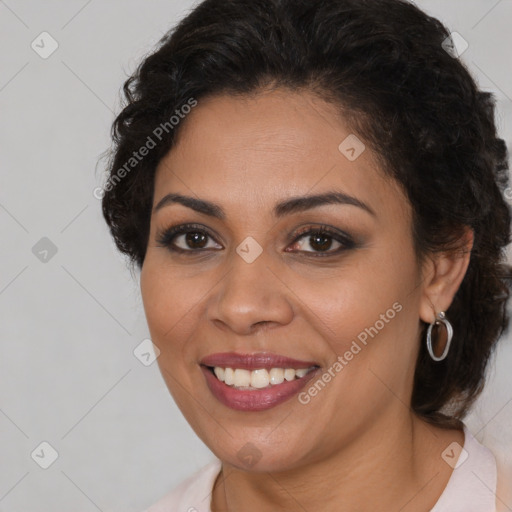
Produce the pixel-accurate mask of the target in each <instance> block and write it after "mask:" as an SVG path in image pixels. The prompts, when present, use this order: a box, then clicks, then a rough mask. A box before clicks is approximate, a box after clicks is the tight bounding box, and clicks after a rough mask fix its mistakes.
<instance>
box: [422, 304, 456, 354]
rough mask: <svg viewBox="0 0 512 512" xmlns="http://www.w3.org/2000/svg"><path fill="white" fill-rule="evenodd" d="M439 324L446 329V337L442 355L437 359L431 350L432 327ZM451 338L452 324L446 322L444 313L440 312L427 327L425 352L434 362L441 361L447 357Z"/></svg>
mask: <svg viewBox="0 0 512 512" xmlns="http://www.w3.org/2000/svg"><path fill="white" fill-rule="evenodd" d="M440 323H443V324H444V326H445V327H446V334H447V336H448V337H447V339H446V347H444V350H443V353H442V354H441V355H440V357H437V356H436V355H435V354H434V350H433V349H432V329H433V327H434V325H439V324H440ZM452 338H453V327H452V324H451V323H450V322H449V321H448V320H447V318H446V315H445V314H444V311H441V312H440V313H439V314H438V315H437V319H436V320H435V321H434V322H432V323H431V324H430V325H429V326H428V330H427V350H428V354H429V356H430V357H431V358H432V359H433V360H434V361H442V360H443V359H444V358H445V357H446V356H447V355H448V351H449V350H450V343H451V342H452Z"/></svg>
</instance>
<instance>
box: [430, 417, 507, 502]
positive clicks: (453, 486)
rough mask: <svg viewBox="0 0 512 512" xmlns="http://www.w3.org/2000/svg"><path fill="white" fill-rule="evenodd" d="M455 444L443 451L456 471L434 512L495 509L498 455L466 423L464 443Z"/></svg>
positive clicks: (446, 460)
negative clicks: (481, 441) (461, 444)
mask: <svg viewBox="0 0 512 512" xmlns="http://www.w3.org/2000/svg"><path fill="white" fill-rule="evenodd" d="M452 445H453V446H452ZM452 445H450V446H448V447H447V448H446V450H444V452H443V454H442V457H443V459H444V460H445V462H446V463H447V464H449V465H450V466H452V468H453V470H452V474H451V476H450V479H449V480H448V484H447V485H446V487H445V489H444V491H443V493H442V494H441V496H440V498H439V500H438V501H437V503H436V504H435V506H434V508H433V509H432V510H431V511H430V512H468V511H471V512H494V511H495V510H496V482H497V465H496V458H495V457H494V454H493V453H492V452H491V451H490V450H489V449H488V448H487V447H485V446H484V445H482V444H481V443H480V442H478V440H477V439H476V438H475V437H474V436H473V435H472V434H471V432H470V431H469V430H468V428H467V427H466V425H464V446H463V447H461V446H460V445H459V444H458V443H452Z"/></svg>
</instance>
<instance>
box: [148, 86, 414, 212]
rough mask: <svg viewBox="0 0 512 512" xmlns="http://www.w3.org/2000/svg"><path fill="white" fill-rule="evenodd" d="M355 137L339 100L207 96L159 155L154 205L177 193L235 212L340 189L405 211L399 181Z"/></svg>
mask: <svg viewBox="0 0 512 512" xmlns="http://www.w3.org/2000/svg"><path fill="white" fill-rule="evenodd" d="M355 137H357V135H356V134H354V133H353V132H352V130H351V128H350V126H348V124H347V123H346V121H345V120H344V119H343V118H342V116H341V115H340V113H339V110H337V109H336V107H335V106H334V105H332V104H329V103H326V102H325V101H323V100H321V99H320V98H318V97H317V96H315V95H314V94H312V93H309V92H300V93H299V92H291V91H287V90H275V91H270V92H263V93H260V94H256V95H251V96H244V97H232V96H227V95H222V96H214V97H210V98H208V99H205V100H203V101H199V102H198V105H197V106H196V107H195V108H194V109H193V110H192V112H191V113H190V114H188V116H187V117H186V119H185V120H183V121H182V125H181V126H180V131H179V136H178V138H177V141H176V144H175V146H174V147H173V149H172V150H171V151H170V152H169V153H168V154H167V155H166V156H165V157H164V158H163V159H162V160H161V162H160V164H159V166H158V169H157V173H156V179H155V194H154V204H156V203H157V202H158V201H159V200H160V199H161V198H162V197H163V196H164V195H165V194H167V193H170V192H175V193H182V194H186V195H196V196H198V197H200V198H202V199H210V200H211V201H214V202H217V203H222V204H223V207H224V209H225V210H226V211H230V210H231V211H233V212H237V211H240V207H241V206H243V207H245V208H248V207H249V206H250V205H253V206H255V205H256V204H257V207H258V208H259V209H261V208H267V207H268V208H269V209H270V208H271V207H272V206H273V205H274V204H275V203H277V202H279V201H280V200H282V199H283V198H286V197H289V196H299V195H306V194H312V193H315V194H316V193H322V192H325V191H331V190H334V189H335V190H338V191H342V192H344V193H346V194H350V195H354V196H356V197H358V198H359V199H361V200H362V201H363V202H366V203H370V204H372V208H373V209H374V210H376V211H378V210H379V209H380V210H383V211H384V210H390V209H391V210H393V209H394V210H398V211H399V212H398V213H399V214H403V213H404V211H407V206H408V205H407V200H406V198H405V197H404V196H403V194H402V192H401V189H400V188H399V187H398V184H397V183H396V182H394V181H393V180H390V179H389V178H387V177H386V176H385V174H384V172H383V171H382V169H381V168H380V166H379V164H378V160H377V158H376V155H375V154H374V153H373V152H372V151H371V150H370V148H369V147H368V146H364V145H363V143H362V140H361V139H362V138H363V137H362V136H361V135H360V136H359V137H357V138H355ZM340 144H341V149H340ZM347 149H348V150H349V151H348V153H347ZM352 149H354V151H351V150H352ZM357 155H359V156H357ZM347 156H348V157H350V158H348V157H347ZM354 156H356V157H357V158H355V159H353V157H354ZM389 213H393V212H392V211H390V212H389Z"/></svg>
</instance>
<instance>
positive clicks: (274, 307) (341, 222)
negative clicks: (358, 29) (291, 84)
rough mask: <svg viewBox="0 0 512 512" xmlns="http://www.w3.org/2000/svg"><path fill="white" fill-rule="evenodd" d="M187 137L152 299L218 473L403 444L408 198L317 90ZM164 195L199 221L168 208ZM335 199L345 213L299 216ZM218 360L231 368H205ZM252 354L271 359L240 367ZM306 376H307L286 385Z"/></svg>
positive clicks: (165, 361)
mask: <svg viewBox="0 0 512 512" xmlns="http://www.w3.org/2000/svg"><path fill="white" fill-rule="evenodd" d="M181 122H182V123H184V124H183V126H182V127H180V129H181V130H182V131H180V136H179V139H178V142H177V145H176V146H175V147H174V148H173V149H172V151H170V152H169V154H168V155H167V156H166V157H165V158H164V159H163V160H162V161H161V162H160V164H159V166H158V169H157V173H156V179H155V191H154V203H153V206H154V207H156V206H157V205H159V204H160V207H159V208H157V209H154V211H153V213H152V218H151V230H150V236H149V242H148V248H147V254H146V258H145V261H144V264H143V267H142V271H141V290H142V297H143V302H144V307H145V312H146V316H147V321H148V325H149V329H150V333H151V337H152V340H153V343H154V344H155V345H156V346H157V347H158V349H159V350H160V356H159V358H158V363H159V365H160V369H161V371H162V375H163V377H164V379H165V381H166V383H167V386H168V388H169V390H170V392H171V394H172V396H173V397H174V399H175V400H176V402H177V404H178V406H179V407H180V409H181V411H182V412H183V414H184V416H185V418H186V419H187V421H188V422H189V423H190V425H191V426H192V427H193V429H194V430H195V431H196V433H197V434H198V435H199V437H200V438H201V439H202V440H203V441H204V442H205V443H206V444H207V445H208V446H209V447H210V448H211V449H212V451H213V452H214V453H215V454H216V455H217V456H218V457H219V458H220V459H222V460H223V461H225V462H228V463H230V464H233V465H235V466H237V467H241V468H243V467H253V468H254V470H261V471H277V470H284V469H291V468H294V467H298V466H300V465H302V464H306V463H309V462H313V461H316V460H320V459H324V458H327V457H329V456H330V455H331V454H332V453H333V451H335V450H337V449H340V450H341V449H343V448H344V447H347V446H349V445H350V443H351V442H352V441H354V439H356V438H357V437H361V436H363V437H364V436H366V435H375V433H376V432H377V431H379V432H383V430H382V429H383V428H391V429H392V428H393V425H396V423H397V422H400V421H401V420H402V419H403V418H404V417H405V416H407V415H408V414H410V412H409V410H408V407H407V406H405V404H408V403H410V395H411V390H412V381H413V374H414V365H415V360H416V355H417V351H418V344H419V341H418V340H419V332H420V320H419V309H420V303H421V302H422V300H423V299H422V297H421V294H422V286H421V280H422V278H421V272H420V268H419V267H418V265H417V263H416V259H415V255H414V251H413V242H412V235H411V209H410V205H409V203H408V201H407V200H406V198H405V196H404V195H403V193H402V192H401V190H400V189H399V187H398V185H397V184H396V183H395V182H393V181H390V180H387V179H385V178H384V174H383V172H382V171H381V170H380V168H379V166H378V164H377V161H376V158H375V155H374V154H373V153H372V151H371V150H370V149H369V148H368V147H366V149H364V148H363V146H361V144H360V142H358V140H357V139H355V138H354V136H353V134H352V132H351V130H350V127H349V126H347V125H346V124H345V123H344V122H343V120H341V119H340V117H339V115H338V114H337V113H336V111H335V110H334V107H333V106H331V105H329V104H327V103H324V102H323V101H322V100H320V99H318V98H317V97H315V96H313V95H311V94H309V93H306V92H302V93H293V92H289V91H285V90H277V91H273V92H266V93H262V94H259V95H257V96H254V97H244V98H236V99H235V98H233V97H228V96H218V97H213V98H209V99H207V100H203V101H199V103H198V105H197V106H196V107H195V108H194V109H193V110H192V112H191V113H190V114H189V115H188V117H187V118H186V120H185V121H181ZM363 135H364V134H363ZM347 137H348V139H347ZM361 138H362V137H361ZM340 145H341V146H340ZM168 194H179V195H180V196H186V197H187V198H190V201H189V202H188V206H186V205H184V204H183V201H181V202H180V201H178V200H172V198H170V197H168V198H167V200H165V201H163V202H161V201H162V199H163V198H165V197H166V196H167V195H168ZM324 194H339V195H338V196H331V199H332V198H334V197H336V198H337V199H338V200H337V201H335V200H331V202H328V201H325V200H322V199H319V200H316V201H310V202H309V203H307V202H305V201H304V200H305V199H306V198H308V197H311V196H323V195H324ZM292 199H293V200H298V201H295V202H291V203H289V204H288V206H282V204H283V203H287V202H289V201H291V200H292ZM192 200H194V201H195V203H192V202H191V201H192ZM185 202H186V201H185ZM202 202H207V203H214V204H215V207H214V208H212V207H208V208H205V205H204V204H203V203H202ZM198 205H202V206H201V208H199V206H198ZM277 205H281V206H280V207H277ZM199 210H201V211H199ZM186 224H193V226H192V227H188V228H186V230H185V232H179V233H177V234H174V236H173V235H172V233H171V234H169V233H167V235H166V231H167V230H168V229H169V228H170V227H173V226H183V225H186ZM325 229H327V230H328V232H327V233H325V232H324V231H325ZM311 231H313V233H311ZM308 232H309V233H308ZM219 353H221V354H226V353H230V354H231V356H229V357H235V360H232V359H229V357H228V358H226V356H225V355H224V356H222V355H221V356H220V357H219V358H218V359H216V360H215V361H214V360H213V359H211V358H210V359H207V360H206V361H205V358H207V357H208V356H212V355H213V354H219ZM233 354H235V356H233ZM254 354H264V356H263V357H262V358H260V359H259V358H258V357H254V356H253V358H252V359H251V358H250V357H246V358H244V357H243V356H250V355H254ZM236 355H241V356H242V357H241V358H240V359H239V360H237V359H236ZM274 356H275V357H276V359H272V357H274ZM278 357H281V358H283V357H284V358H290V359H294V360H298V361H299V362H297V361H295V362H290V361H288V362H287V361H283V360H281V361H280V360H279V359H277V358H278ZM202 362H203V363H204V362H206V365H207V366H218V367H222V368H226V367H231V368H233V369H234V368H238V369H239V371H238V372H235V373H236V379H241V380H236V383H238V386H237V387H241V386H243V385H248V384H249V382H251V383H252V384H254V386H256V388H254V387H253V388H252V389H243V388H242V389H235V388H234V387H233V384H230V385H228V384H226V383H225V382H224V383H223V382H221V381H220V380H219V379H218V378H217V377H216V376H215V375H214V373H213V372H212V371H211V370H209V369H207V368H206V366H202V364H201V363H202ZM310 366H314V369H313V370H311V371H310V372H309V373H307V374H306V375H305V376H304V377H302V378H300V375H302V374H303V373H304V372H305V370H303V372H298V375H295V376H294V373H293V372H290V371H288V372H283V371H280V370H279V368H282V369H286V368H295V369H300V368H303V369H304V368H305V367H306V368H307V367H310ZM258 368H259V369H260V371H259V372H252V371H250V370H255V369H258ZM262 368H267V370H268V371H267V372H262V371H261V369H262ZM271 368H278V369H277V370H272V371H270V369H271ZM217 373H218V374H219V375H221V374H222V373H223V372H222V370H217ZM228 374H229V375H230V376H229V377H228ZM224 376H225V377H224V378H227V379H229V378H231V373H230V371H229V370H227V371H224ZM268 378H272V379H274V380H273V382H274V384H267V382H268V381H267V380H265V379H268ZM283 378H284V381H283V382H282V383H281V384H279V381H280V380H282V379H283ZM287 378H290V379H294V380H290V381H288V380H287ZM251 379H252V381H251ZM228 382H230V381H229V380H228ZM236 383H235V384H236ZM259 386H261V387H259ZM265 386H268V387H265ZM251 394H252V395H251Z"/></svg>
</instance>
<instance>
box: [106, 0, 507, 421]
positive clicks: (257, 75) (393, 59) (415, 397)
mask: <svg viewBox="0 0 512 512" xmlns="http://www.w3.org/2000/svg"><path fill="white" fill-rule="evenodd" d="M448 37H449V32H448V31H447V29H446V28H445V27H444V26H443V25H442V24H441V23H440V22H439V21H438V20H436V19H435V18H432V17H429V16H427V15H426V14H425V13H424V12H422V11H421V10H420V9H418V8H417V7H416V6H415V5H413V4H412V3H408V2H406V1H404V0H205V1H203V2H202V3H200V4H199V5H198V6H196V7H195V8H194V9H193V10H192V11H191V12H190V13H189V14H188V15H187V16H186V17H185V18H184V19H183V20H182V21H181V22H180V23H179V24H178V25H177V26H176V27H175V28H174V29H173V30H171V31H170V32H169V33H167V34H166V35H165V36H164V37H163V38H162V39H161V41H160V43H159V45H158V47H157V49H156V50H155V51H154V53H152V54H151V55H149V56H147V57H146V58H145V59H144V60H143V62H142V63H141V64H140V65H139V67H138V69H137V70H136V72H135V73H134V74H133V75H132V76H131V77H130V78H129V79H128V80H127V81H126V82H125V84H124V89H123V90H124V95H125V99H126V106H125V107H124V109H123V110H122V112H121V113H120V114H119V115H118V117H117V118H116V119H115V121H114V124H113V126H112V138H113V143H114V144H113V147H112V149H111V151H110V153H109V163H108V172H109V177H108V181H107V186H106V187H105V188H104V190H103V194H104V195H103V194H102V195H103V199H102V207H103V214H104V217H105V219H106V222H107V224H108V226H109V227H110V230H111V233H112V235H113V237H114V240H115V242H116V244H117V247H118V248H119V250H120V251H122V252H123V253H125V254H126V255H128V256H129V258H130V260H131V263H132V265H133V264H134V263H135V264H137V265H138V267H139V268H141V267H142V264H143V262H144V256H145V252H146V247H147V242H148V234H149V226H150V215H151V206H152V201H153V188H154V176H155V169H156V167H157V164H158V162H159V161H160V159H161V158H162V157H163V156H164V155H165V154H166V153H167V152H168V151H169V150H170V149H171V148H172V147H173V145H174V143H175V140H176V135H177V133H178V132H179V128H180V126H181V124H178V125H176V126H174V125H173V126H171V123H169V119H171V118H172V116H176V114H180V112H186V111H187V110H185V108H184V105H187V104H189V105H190V104H192V103H191V100H192V101H199V102H200V101H201V99H204V98H206V97H207V96H213V95H219V94H225V93H227V94H232V95H248V94H257V93H258V91H261V90H262V89H263V88H266V87H267V88H268V87H270V88H272V87H275V88H277V87H279V88H288V89H289V90H294V91H300V90H308V91H312V92H314V93H315V94H317V95H318V96H319V97H321V98H322V99H324V100H326V101H328V102H330V103H331V104H334V105H335V106H337V107H338V109H339V111H340V112H341V113H343V116H344V118H345V119H347V120H348V122H349V124H350V125H351V129H352V130H353V131H354V132H355V133H356V134H358V136H359V137H360V138H361V139H362V140H364V141H365V143H366V144H368V145H369V146H370V147H371V148H372V149H373V150H374V151H375V152H376V154H377V155H378V157H379V159H380V161H381V163H382V167H383V169H384V171H385V173H386V175H387V176H389V177H390V178H394V179H395V180H396V181H397V182H398V183H399V184H400V186H401V187H402V189H403V190H404V191H405V193H406V195H407V197H408V198H409V200H410V203H411V205H412V210H413V233H412V236H413V239H414V246H415V251H416V255H417V257H418V261H419V262H420V263H421V262H423V261H424V258H425V257H427V256H428V255H429V254H432V253H435V252H438V251H460V249H461V247H462V245H461V240H462V234H463V230H464V228H465V227H467V226H469V227H470V228H471V229H473V231H474V245H473V249H472V252H471V257H470V263H469V267H468V270H467V273H466V275H465V277H464V280H463V282H462V284H461V286H460V288H459V290H458V292H457V294H456V296H455V298H454V300H453V303H452V304H451V306H450V308H449V309H448V311H447V313H446V314H447V317H448V318H449V319H450V321H451V323H452V325H453V328H454V339H453V343H452V348H451V351H450V353H449V355H448V357H447V358H446V359H445V360H443V361H442V362H434V361H432V359H431V358H430V357H429V356H428V354H427V351H426V349H425V344H424V343H422V344H421V348H420V351H419V355H418V360H417V364H416V370H415V380H414V388H413V394H412V400H411V407H412V409H413V411H414V412H415V413H416V414H418V415H419V416H421V417H422V418H424V419H425V420H427V421H429V422H431V423H433V424H437V425H439V426H442V427H446V428H451V427H454V426H457V427H460V425H461V423H460V422H461V420H462V418H464V416H465V415H466V413H467V412H468V410H469V408H470V406H471V405H472V403H473V401H474V400H475V398H476V397H477V396H478V394H479V393H480V391H481V390H482V387H483V384H484V380H485V369H486V366H487V363H488V360H489V358H490V356H491V354H492V353H493V349H494V347H495V345H496V342H497V340H498V338H499V337H500V336H501V335H502V334H503V333H504V332H505V331H506V330H507V329H508V320H509V316H508V311H507V302H508V298H509V294H510V288H509V278H510V275H511V272H510V271H511V267H510V266H509V265H508V264H507V263H506V260H505V247H506V246H507V245H508V244H509V242H510V219H511V213H510V207H509V205H508V203H507V202H506V201H505V200H504V197H503V192H504V189H505V187H506V186H507V184H508V175H507V169H508V165H507V149H506V146H505V143H504V141H503V140H501V139H500V138H498V137H497V133H496V126H495V122H494V99H493V97H492V95H491V94H489V93H485V92H482V91H479V90H478V88H477V86H476V84H475V82H474V80H473V78H472V77H471V76H470V74H469V73H468V71H467V69H466V68H465V67H464V65H463V64H462V63H461V62H460V60H459V59H457V58H456V57H455V56H454V55H453V53H449V52H448V51H446V50H445V48H446V41H449V40H447V38H448ZM189 110H190V109H189ZM180 117H183V116H181V115H180ZM176 119H177V118H176ZM165 123H167V124H165ZM159 126H160V127H162V126H165V127H166V128H165V129H161V128H160V130H159V131H155V129H156V128H157V127H159ZM160 132H161V133H160ZM156 133H158V137H156V136H155V134H156ZM150 139H151V142H152V146H151V149H150V150H149V151H145V152H142V151H141V154H142V153H146V154H145V156H144V158H140V159H137V162H133V161H132V164H133V165H132V167H133V169H127V168H126V163H127V162H129V161H130V159H131V158H133V155H134V151H136V150H138V149H139V148H142V147H143V146H145V145H146V147H147V146H149V144H148V141H149V140H150ZM153 146H154V147H153ZM122 169H124V172H121V170H122ZM121 178H122V179H121ZM426 327H427V324H424V325H423V334H425V329H426Z"/></svg>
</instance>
